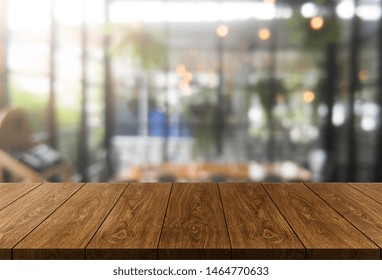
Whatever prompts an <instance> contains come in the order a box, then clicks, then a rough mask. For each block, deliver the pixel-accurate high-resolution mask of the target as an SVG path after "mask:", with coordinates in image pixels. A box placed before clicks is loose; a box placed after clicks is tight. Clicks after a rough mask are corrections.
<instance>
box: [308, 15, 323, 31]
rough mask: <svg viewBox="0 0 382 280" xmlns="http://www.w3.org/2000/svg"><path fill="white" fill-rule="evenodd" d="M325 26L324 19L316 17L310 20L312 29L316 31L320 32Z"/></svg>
mask: <svg viewBox="0 0 382 280" xmlns="http://www.w3.org/2000/svg"><path fill="white" fill-rule="evenodd" d="M323 26H324V18H323V17H314V18H312V19H311V20H310V27H312V28H313V29H314V30H319V29H321V28H322V27H323Z"/></svg>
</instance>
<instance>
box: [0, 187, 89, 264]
mask: <svg viewBox="0 0 382 280" xmlns="http://www.w3.org/2000/svg"><path fill="white" fill-rule="evenodd" d="M82 185H83V184H73V183H71V184H56V185H55V186H52V185H50V184H47V185H46V187H41V186H40V187H37V188H35V189H33V190H32V191H30V192H29V193H28V195H26V196H23V197H21V198H19V199H18V200H16V201H15V202H14V203H12V204H10V205H9V206H8V207H5V208H4V209H3V210H1V211H0V217H1V218H0V248H1V249H0V259H11V258H12V248H13V247H14V246H15V245H16V244H17V243H18V242H19V241H20V240H21V239H22V238H24V237H25V236H26V235H27V234H28V233H30V232H31V231H32V230H33V229H34V228H36V227H37V226H38V225H39V224H40V223H41V222H42V221H44V219H46V218H47V217H48V216H49V215H50V214H51V213H52V212H53V211H54V210H56V209H57V208H58V207H59V206H60V205H62V204H63V203H64V202H65V201H66V200H67V199H68V198H69V197H70V196H71V195H73V194H74V193H75V192H76V191H77V190H78V189H79V188H80V187H81V186H82ZM14 186H17V185H14ZM28 186H29V187H30V186H33V185H31V184H28ZM5 188H7V186H6V187H5ZM0 189H4V188H3V186H2V187H0ZM20 189H22V190H25V188H23V187H21V186H20Z"/></svg>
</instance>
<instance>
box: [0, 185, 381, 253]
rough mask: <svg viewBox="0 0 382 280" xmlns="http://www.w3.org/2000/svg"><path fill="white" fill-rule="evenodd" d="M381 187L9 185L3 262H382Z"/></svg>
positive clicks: (0, 232)
mask: <svg viewBox="0 0 382 280" xmlns="http://www.w3.org/2000/svg"><path fill="white" fill-rule="evenodd" d="M381 248H382V183H354V184H353V183H351V184H348V183H305V184H304V183H130V184H129V183H86V184H85V183H43V184H38V183H36V184H25V183H19V184H7V183H3V184H0V259H102V260H105V259H381Z"/></svg>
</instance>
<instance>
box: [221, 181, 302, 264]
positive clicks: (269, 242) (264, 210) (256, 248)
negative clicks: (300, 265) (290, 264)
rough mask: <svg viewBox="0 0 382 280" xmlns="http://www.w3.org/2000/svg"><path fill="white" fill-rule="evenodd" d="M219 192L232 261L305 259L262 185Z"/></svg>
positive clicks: (236, 186) (232, 186)
mask: <svg viewBox="0 0 382 280" xmlns="http://www.w3.org/2000/svg"><path fill="white" fill-rule="evenodd" d="M219 188H220V193H221V198H222V202H223V208H224V214H225V217H226V221H227V226H228V232H229V237H230V240H231V244H232V258H233V259H305V247H304V246H303V245H302V243H301V242H300V240H299V239H298V238H297V236H296V235H295V234H294V232H293V230H292V228H291V227H290V226H289V225H288V223H287V222H286V221H285V219H284V218H283V216H282V215H281V213H280V212H279V210H278V209H277V207H276V206H275V205H274V203H273V202H272V200H271V199H270V198H269V196H268V194H267V193H266V192H265V190H264V189H263V187H262V186H261V184H259V183H258V184H257V183H240V184H235V183H219Z"/></svg>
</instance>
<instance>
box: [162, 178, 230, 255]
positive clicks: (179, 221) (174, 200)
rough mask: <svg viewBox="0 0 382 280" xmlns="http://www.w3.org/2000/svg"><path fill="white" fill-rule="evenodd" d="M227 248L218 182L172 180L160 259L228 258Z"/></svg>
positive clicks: (228, 249)
mask: <svg viewBox="0 0 382 280" xmlns="http://www.w3.org/2000/svg"><path fill="white" fill-rule="evenodd" d="M230 248H231V246H230V242H229V238H228V232H227V228H226V223H225V219H224V214H223V209H222V204H221V200H220V194H219V190H218V186H217V184H216V183H182V184H181V183H175V184H174V185H173V187H172V191H171V196H170V200H169V205H168V209H167V214H166V218H165V222H164V225H163V230H162V236H161V240H160V242H159V251H158V256H159V259H230V258H231V250H230Z"/></svg>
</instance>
